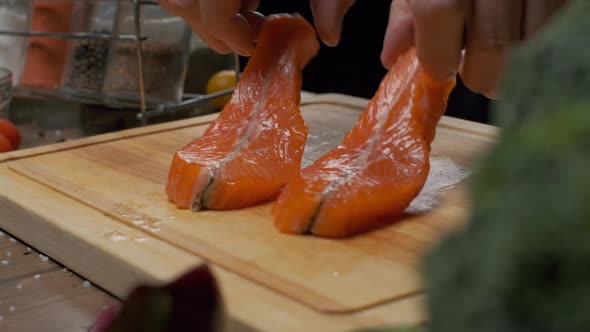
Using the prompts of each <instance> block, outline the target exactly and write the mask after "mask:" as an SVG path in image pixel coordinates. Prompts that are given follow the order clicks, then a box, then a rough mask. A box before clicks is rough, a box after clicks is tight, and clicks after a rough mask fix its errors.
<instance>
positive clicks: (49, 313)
mask: <svg viewBox="0 0 590 332" xmlns="http://www.w3.org/2000/svg"><path fill="white" fill-rule="evenodd" d="M0 231H1V232H2V233H0V331H6V332H28V331H45V332H53V331H60V332H70V331H72V332H73V331H76V332H81V331H87V330H88V329H89V328H90V327H91V326H92V324H93V323H94V320H95V318H96V316H97V315H98V313H99V312H100V311H101V310H103V309H104V308H105V306H107V305H112V304H115V303H117V299H115V298H114V297H112V296H111V295H109V294H107V293H106V292H104V291H103V290H101V289H99V288H97V287H96V286H94V285H92V284H90V283H89V282H88V281H86V280H84V279H83V278H81V277H79V276H77V275H76V274H73V273H72V272H70V271H69V270H67V269H65V268H64V267H63V266H61V265H60V264H59V263H57V262H54V261H53V260H51V259H50V258H49V257H47V256H44V255H42V254H41V253H39V252H38V251H36V250H35V249H33V248H30V247H28V246H27V245H26V244H25V243H22V242H21V241H19V240H18V239H16V238H14V237H12V236H11V235H10V234H8V233H6V232H5V231H3V230H1V229H0Z"/></svg>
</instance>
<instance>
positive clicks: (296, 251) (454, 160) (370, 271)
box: [7, 95, 495, 313]
mask: <svg viewBox="0 0 590 332" xmlns="http://www.w3.org/2000/svg"><path fill="white" fill-rule="evenodd" d="M365 104H366V100H362V99H357V98H352V97H347V96H341V95H320V96H317V97H314V98H311V99H309V98H308V99H306V101H305V102H304V104H303V106H302V110H303V114H304V117H305V118H306V121H307V122H308V125H309V126H310V140H309V144H308V147H307V149H306V156H305V163H306V164H308V163H310V162H311V161H312V160H314V159H315V158H317V157H318V156H319V155H321V154H322V153H323V152H325V151H327V150H329V149H330V148H332V147H334V146H335V145H336V144H337V143H338V142H339V141H340V139H341V138H342V137H343V135H344V134H345V133H346V131H347V130H348V129H349V128H350V127H352V125H353V124H354V122H355V121H356V119H357V117H358V115H359V114H360V113H359V112H360V111H361V110H362V108H363V107H364V105H365ZM213 118H214V117H213V116H207V117H204V118H202V119H191V120H186V121H184V122H179V123H176V124H169V125H167V126H166V127H163V128H161V129H159V130H151V131H147V133H145V134H141V133H139V132H138V133H136V134H134V135H127V136H125V135H121V136H112V137H111V138H110V139H108V140H94V141H89V142H86V143H85V144H83V145H82V146H70V147H65V148H63V149H61V150H60V149H53V150H49V151H40V152H38V155H33V156H30V157H26V156H14V157H12V158H10V159H9V161H8V162H7V165H8V168H9V169H10V171H11V172H16V173H18V174H21V175H23V176H26V177H28V178H29V179H30V180H33V181H34V182H37V183H39V184H42V185H43V186H45V188H47V189H49V191H53V192H55V193H60V194H63V195H64V196H67V199H70V200H72V201H76V202H78V203H80V205H82V206H84V208H87V209H91V210H93V211H96V212H97V215H102V216H103V218H96V219H100V220H97V221H96V223H98V224H100V223H103V222H104V220H105V219H108V220H114V221H115V222H117V223H119V224H120V225H121V227H123V228H124V229H125V231H124V230H122V229H105V228H104V227H102V228H100V229H101V236H102V237H104V238H106V239H107V240H109V241H111V242H112V243H113V245H114V246H115V245H117V244H118V243H119V242H120V241H121V239H129V238H132V239H143V238H146V239H155V240H158V241H161V242H163V243H166V244H167V245H169V246H171V247H173V248H179V249H182V251H184V252H187V253H189V254H194V255H196V256H198V257H202V258H204V259H206V260H208V261H209V262H211V263H214V264H215V265H218V266H221V267H223V268H224V269H225V270H228V271H231V272H233V273H235V274H236V275H239V276H242V277H244V278H247V279H248V280H251V281H253V282H255V283H257V284H259V285H263V286H265V287H266V288H268V289H271V290H273V291H275V292H276V293H278V294H282V295H283V296H286V297H288V298H291V299H293V300H294V301H296V302H299V303H301V304H304V305H305V306H307V307H308V308H310V309H312V310H317V311H323V312H339V313H341V312H351V311H359V310H361V309H365V308H368V307H372V306H375V305H378V304H381V303H388V302H390V301H392V300H395V299H399V298H404V297H407V296H409V295H412V294H416V293H418V292H420V291H421V285H420V280H419V278H418V274H417V269H418V261H419V258H420V256H421V255H422V253H423V252H424V251H425V250H427V249H428V248H429V247H430V246H431V245H432V243H433V242H434V241H435V240H436V239H437V238H439V237H440V236H441V235H442V234H444V233H445V232H446V231H448V230H449V229H452V228H455V227H457V226H460V225H461V222H462V221H463V220H464V217H465V213H466V209H465V202H464V201H463V200H462V199H461V196H460V195H458V193H459V191H458V189H457V188H459V187H460V183H461V182H462V180H464V179H465V177H466V176H467V175H468V173H469V171H468V169H469V166H470V165H471V163H472V162H473V160H474V158H475V156H477V155H478V154H479V153H481V152H483V151H484V149H485V147H486V146H487V145H489V144H490V142H492V141H493V139H494V136H495V129H493V128H492V127H489V126H484V125H479V124H474V123H470V122H465V121H461V120H456V119H450V118H445V119H444V120H443V121H442V122H441V124H440V126H439V128H438V131H437V138H436V140H435V142H434V144H433V156H432V157H433V158H432V172H431V176H430V178H429V181H428V183H427V185H426V186H425V189H424V191H423V193H422V194H421V196H420V197H419V198H418V199H417V200H416V201H415V202H414V204H413V205H412V206H411V209H410V210H409V212H411V213H410V214H408V216H407V217H406V218H403V219H401V220H398V221H395V222H393V223H392V224H391V225H390V226H388V227H385V228H382V229H380V230H377V231H374V232H371V233H368V234H364V235H362V236H359V237H356V238H353V239H348V240H326V239H318V238H314V237H307V236H287V235H282V234H279V233H277V232H276V231H275V230H274V228H273V226H272V221H271V219H270V216H269V206H268V205H263V206H258V207H254V208H250V209H245V210H240V211H232V212H212V211H207V212H199V213H193V212H189V211H178V210H176V209H175V208H174V207H173V206H172V205H171V204H169V203H168V202H167V200H166V197H165V195H164V193H163V188H164V184H165V177H166V174H167V168H168V166H169V162H170V160H171V157H172V155H173V152H174V151H175V150H176V149H178V148H180V147H181V146H183V145H185V144H186V143H187V142H189V141H191V140H192V139H194V138H195V137H197V136H198V135H199V134H200V133H202V132H203V130H204V129H205V128H206V125H207V123H208V122H210V121H211V120H212V119H213ZM443 196H445V197H451V198H453V199H452V200H449V201H448V202H447V203H446V204H442V205H440V203H441V202H442V197H443ZM64 199H66V197H64ZM63 215H64V216H65V215H67V213H65V214H63ZM104 216H106V217H109V218H104ZM101 220H102V221H101ZM47 222H50V223H51V222H55V221H51V220H48V221H47ZM70 222H71V223H75V222H76V221H75V220H71V221H70ZM68 227H70V228H71V227H73V228H75V225H68ZM97 227H98V226H97ZM129 230H133V232H136V233H137V232H139V233H141V234H143V236H137V235H131V234H126V232H130V231H129ZM86 233H87V232H83V231H81V232H80V234H78V235H76V236H80V237H84V236H88V234H86ZM134 234H135V233H134ZM94 236H96V234H94ZM138 241H139V240H138ZM138 246H139V247H142V245H141V244H138ZM110 252H111V253H101V254H106V255H112V250H111V251H110ZM117 259H125V255H122V256H121V257H118V258H117ZM156 263H157V262H154V264H156ZM131 265H133V266H136V268H138V269H142V267H141V265H142V264H137V263H136V262H135V264H131ZM138 265H139V266H138ZM104 268H109V267H108V266H106V267H104ZM146 270H148V271H149V270H150V269H148V268H146ZM146 274H150V273H146ZM156 279H157V278H156ZM108 284H114V282H112V281H111V282H109V283H108Z"/></svg>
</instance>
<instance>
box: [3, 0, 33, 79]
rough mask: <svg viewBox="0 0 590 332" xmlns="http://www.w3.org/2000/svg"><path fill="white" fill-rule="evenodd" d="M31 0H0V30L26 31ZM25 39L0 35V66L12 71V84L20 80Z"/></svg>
mask: <svg viewBox="0 0 590 332" xmlns="http://www.w3.org/2000/svg"><path fill="white" fill-rule="evenodd" d="M30 5H31V1H27V0H0V31H11V32H27V31H28V30H29V10H30ZM26 45H27V39H26V38H24V37H19V36H9V35H0V67H4V68H7V69H9V70H10V71H11V72H12V79H13V82H12V83H13V84H16V83H17V82H18V81H19V80H20V76H21V73H22V71H23V66H24V61H23V59H24V57H25V48H26Z"/></svg>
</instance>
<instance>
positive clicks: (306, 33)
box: [166, 14, 320, 211]
mask: <svg viewBox="0 0 590 332" xmlns="http://www.w3.org/2000/svg"><path fill="white" fill-rule="evenodd" d="M319 47H320V46H319V41H318V39H317V36H316V32H315V29H314V28H313V27H312V26H311V24H309V23H308V22H307V21H306V20H305V19H304V18H303V17H301V16H299V15H286V14H281V15H273V16H270V17H268V19H267V20H266V21H265V22H264V23H263V24H262V26H261V28H260V31H259V33H258V42H257V44H256V47H255V49H254V52H253V54H252V57H251V58H250V59H249V61H248V63H247V65H246V67H245V69H244V72H243V74H242V75H241V77H240V80H239V82H238V85H237V87H236V90H235V91H234V93H233V95H232V97H231V100H230V101H229V102H228V103H227V104H226V105H225V107H224V108H223V110H222V111H221V112H220V114H219V116H218V117H217V119H216V120H215V121H214V122H212V123H211V124H210V125H209V127H208V128H207V129H206V131H205V133H204V134H203V136H201V137H200V138H198V139H196V140H194V141H193V142H191V143H190V144H188V145H187V146H186V147H184V148H183V149H182V150H180V151H177V152H176V153H175V155H174V158H173V160H172V165H171V166H170V171H169V174H168V181H167V184H166V193H167V195H168V198H169V199H170V201H172V202H173V203H174V204H176V206H177V207H178V208H180V209H189V208H190V209H193V210H195V211H196V210H200V209H212V210H227V209H238V208H243V207H247V206H251V205H255V204H258V203H261V202H264V201H269V200H270V199H272V198H275V197H276V196H277V194H278V193H279V192H280V190H281V188H283V187H284V186H285V185H286V184H287V183H288V182H289V181H290V180H292V179H293V178H294V177H296V176H297V174H298V172H299V170H300V168H301V158H302V156H303V150H304V147H305V143H306V141H307V134H308V129H307V126H306V124H305V122H304V120H303V118H302V117H301V111H300V109H299V104H300V99H301V84H302V76H301V71H302V69H303V68H304V67H305V66H306V65H307V63H308V62H309V61H310V60H311V59H312V58H313V57H315V55H316V54H317V52H318V51H319Z"/></svg>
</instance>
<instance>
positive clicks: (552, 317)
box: [425, 0, 590, 332]
mask: <svg viewBox="0 0 590 332" xmlns="http://www.w3.org/2000/svg"><path fill="white" fill-rule="evenodd" d="M503 87H504V88H503V94H502V96H503V98H504V100H503V102H502V103H500V104H498V108H497V110H496V111H497V112H498V114H499V116H500V123H501V125H502V126H503V129H504V130H503V133H502V135H501V138H500V140H499V143H498V145H497V146H496V148H495V149H494V150H493V151H491V153H490V154H489V156H488V157H487V158H485V160H483V162H482V163H481V165H480V167H479V169H478V170H477V173H476V176H475V180H474V187H473V188H472V198H473V210H472V218H471V221H470V223H469V226H468V227H466V228H465V229H464V230H463V231H461V232H460V233H457V234H454V235H452V236H450V237H448V238H447V239H445V240H444V241H442V243H441V244H440V245H439V246H438V247H437V248H436V249H435V250H434V251H433V252H432V253H431V254H430V255H429V256H428V258H427V260H426V262H425V281H426V285H427V298H428V310H429V315H430V321H429V323H428V327H429V330H430V331H431V332H517V331H518V332H529V331H530V332H587V331H590V1H588V0H578V1H573V2H572V3H571V5H570V6H569V7H568V8H567V9H566V10H565V11H564V12H563V13H562V15H560V17H559V19H558V20H557V21H556V22H555V23H554V24H552V25H551V26H550V27H549V28H548V29H547V30H546V31H545V32H544V33H543V34H542V35H541V36H539V38H537V40H535V41H534V42H533V43H532V44H529V45H527V46H525V47H523V48H522V49H521V50H519V51H517V52H516V54H515V55H514V57H513V61H512V62H511V66H510V69H509V71H508V75H507V78H506V80H505V82H504V85H503Z"/></svg>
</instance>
